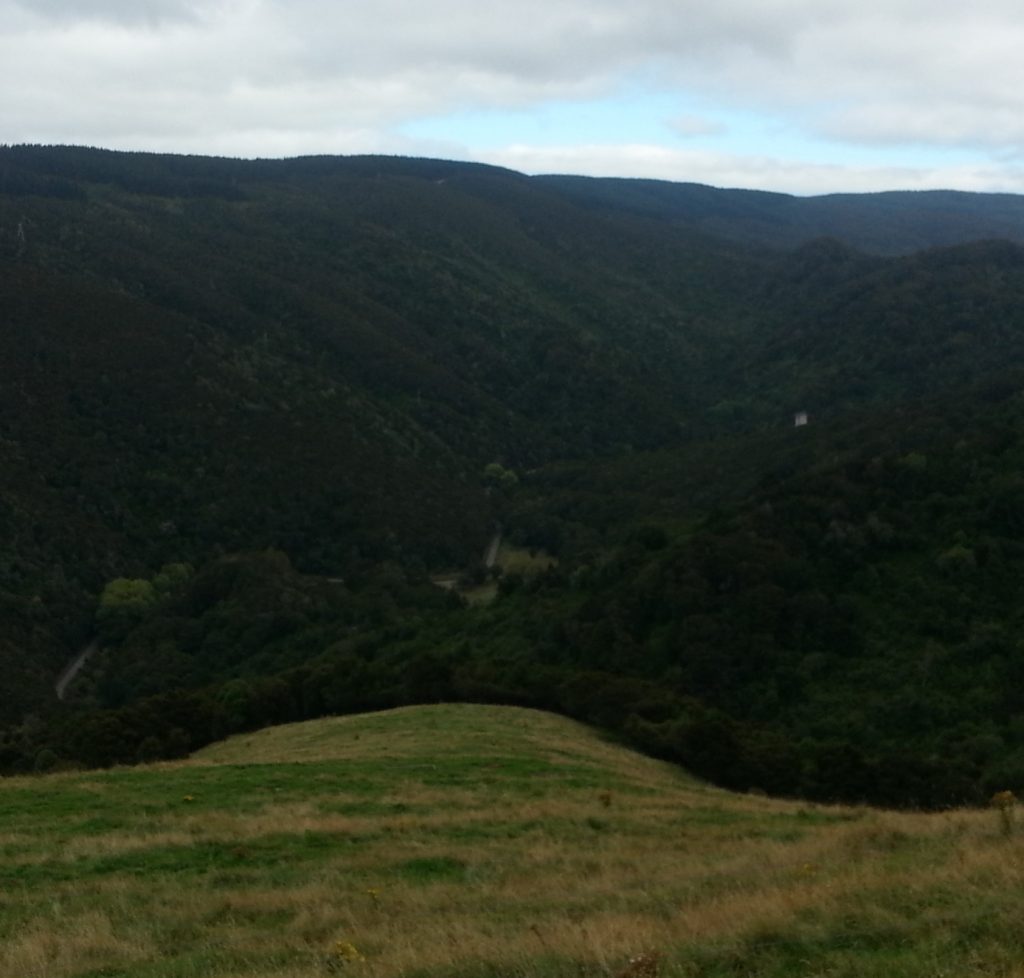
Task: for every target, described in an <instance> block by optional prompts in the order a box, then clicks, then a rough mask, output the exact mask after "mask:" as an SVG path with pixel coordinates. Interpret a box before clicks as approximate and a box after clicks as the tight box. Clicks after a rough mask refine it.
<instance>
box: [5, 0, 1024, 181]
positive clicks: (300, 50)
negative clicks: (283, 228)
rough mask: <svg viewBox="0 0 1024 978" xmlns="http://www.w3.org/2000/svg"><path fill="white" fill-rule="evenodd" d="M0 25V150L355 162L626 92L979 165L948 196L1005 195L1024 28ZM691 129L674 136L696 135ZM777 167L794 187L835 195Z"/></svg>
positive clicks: (445, 11)
mask: <svg viewBox="0 0 1024 978" xmlns="http://www.w3.org/2000/svg"><path fill="white" fill-rule="evenodd" d="M0 23H3V25H4V31H3V32H2V34H0V140H3V141H6V142H15V141H30V140H33V141H50V142H86V143H91V144H102V145H111V146H121V147H128V146H130V147H132V148H161V149H168V148H175V149H181V150H183V151H185V150H187V151H192V152H203V151H210V152H215V151H216V152H228V153H238V154H249V153H254V152H255V153H256V154H257V155H271V154H274V153H276V152H286V153H291V152H324V151H328V152H344V151H348V150H351V151H357V150H358V151H361V150H366V149H368V148H371V149H372V148H376V147H380V148H384V147H388V146H395V145H401V143H402V140H401V138H400V137H399V136H398V135H397V134H396V129H397V127H398V126H399V125H400V124H402V123H404V122H408V121H411V120H415V119H416V118H419V117H422V116H426V115H430V116H434V117H436V116H438V115H442V114H444V113H446V112H449V111H456V110H459V109H467V108H471V109H472V108H475V109H503V108H526V109H528V108H530V107H531V106H535V105H539V104H541V103H543V102H545V101H547V100H550V99H560V100H574V99H575V100H585V99H588V98H596V97H599V96H602V95H609V94H612V93H614V92H615V91H616V90H618V89H619V88H620V87H621V86H624V85H628V84H632V85H636V84H637V79H642V80H643V81H644V82H646V83H648V84H651V85H655V86H657V87H658V88H659V89H660V90H661V91H663V92H664V91H666V90H678V91H679V92H680V93H683V94H685V95H687V96H693V97H695V98H697V99H699V101H700V103H701V104H702V105H703V106H710V107H711V108H710V109H709V111H708V115H709V117H713V116H714V114H715V113H714V109H715V108H716V107H718V108H721V109H722V110H723V111H726V110H732V111H736V110H742V111H743V112H746V113H752V112H758V111H764V112H768V111H770V112H771V113H772V115H773V117H774V118H775V119H781V120H784V122H785V125H786V126H787V128H788V129H790V130H791V131H802V132H804V133H805V134H807V135H810V136H818V137H824V138H827V139H829V140H832V141H834V142H835V143H837V144H842V143H850V144H856V145H861V146H879V147H886V146H906V147H913V146H914V145H925V144H926V145H929V146H932V147H940V148H941V147H947V146H949V147H959V148H961V149H963V148H967V149H971V150H973V151H975V152H977V154H978V160H979V163H978V165H977V167H974V168H969V170H957V171H953V170H950V171H949V177H950V178H951V179H953V178H956V179H959V180H968V181H980V182H982V183H984V182H987V181H992V180H1002V179H1006V178H1007V177H1006V172H1009V171H1005V172H1002V171H1001V172H999V173H997V172H996V170H998V166H997V164H998V160H999V159H1001V158H1007V157H1012V156H1013V155H1014V154H1016V153H1018V152H1019V151H1020V150H1021V148H1022V147H1024V122H1021V120H1024V58H1021V57H1020V52H1021V51H1022V50H1024V19H1022V18H1021V17H1020V12H1019V6H1018V5H1017V4H1016V3H1010V2H1009V0H977V2H975V3H974V4H972V5H968V4H963V3H960V2H958V3H955V4H954V3H952V2H950V0H931V2H928V3H925V2H923V0H862V2H860V3H858V4H852V3H850V2H849V0H718V2H716V3H715V4H707V3H705V2H699V3H698V2H697V0H633V2H632V3H631V4H629V5H626V4H623V3H622V2H621V0H518V2H515V3H512V2H510V0H434V2H433V3H431V4H424V3H423V2H422V0H375V2H374V3H373V4H369V3H357V2H355V0H0ZM709 124H710V123H709ZM702 125H703V122H701V120H699V119H695V118H693V117H683V118H681V119H678V120H676V125H675V128H676V132H677V133H681V134H683V135H689V136H698V135H709V134H711V133H712V130H711V129H705V128H702ZM514 139H515V136H514V134H512V135H510V137H509V142H512V141H514ZM583 150H585V152H584V151H583ZM637 151H638V150H637V148H636V147H633V148H626V149H623V148H612V149H610V150H604V151H602V152H605V153H606V154H609V153H610V154H612V155H615V156H616V158H617V159H619V160H620V161H621V160H627V159H630V160H634V159H635V161H636V165H637V166H646V167H654V168H659V167H662V166H663V161H664V155H663V154H664V152H666V151H664V150H662V149H661V148H660V147H652V148H650V149H649V150H648V152H650V153H652V154H653V155H650V156H647V157H643V158H640V157H636V156H635V155H634V154H635V153H636V152H637ZM577 155H578V158H579V159H580V160H581V161H582V160H583V159H584V158H586V159H594V160H597V159H599V158H600V153H599V152H598V149H597V148H594V147H590V148H589V149H587V148H583V149H581V151H580V152H579V153H578V154H577ZM770 156H771V147H765V154H764V155H763V158H764V159H768V158H770ZM993 161H995V162H993ZM751 162H752V165H755V163H756V166H755V169H756V170H757V172H761V171H762V170H763V169H764V167H763V164H762V163H761V162H757V161H751ZM595 165H596V164H595ZM786 166H788V167H789V172H791V173H793V174H797V173H801V172H804V173H806V174H807V179H808V180H810V181H811V184H809V185H808V186H811V185H813V186H815V187H817V186H821V185H822V181H821V180H819V179H818V178H816V177H812V175H811V174H812V173H817V174H821V175H822V179H824V175H825V174H828V173H832V174H834V175H835V176H836V178H837V179H838V178H840V177H843V176H844V172H843V168H841V167H840V168H835V167H832V168H826V167H819V168H818V169H813V168H812V169H810V170H808V169H807V168H806V167H805V165H804V164H797V163H791V164H786ZM850 172H851V173H853V171H852V170H851V171H850ZM857 172H858V173H860V172H862V171H857ZM872 172H874V173H882V171H880V170H875V171H872ZM921 172H922V173H923V172H925V171H924V170H921ZM917 173H918V170H916V169H914V168H910V169H909V170H907V171H903V170H900V171H893V172H892V177H893V179H907V180H915V179H918V177H917V176H916V175H915V174H917ZM934 176H935V174H934V173H932V174H931V177H929V179H930V178H932V177H934ZM787 179H788V178H787ZM857 179H858V180H859V179H861V178H860V177H857ZM872 179H873V178H872ZM836 186H838V185H836Z"/></svg>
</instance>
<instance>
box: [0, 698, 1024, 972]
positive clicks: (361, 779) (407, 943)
mask: <svg viewBox="0 0 1024 978" xmlns="http://www.w3.org/2000/svg"><path fill="white" fill-rule="evenodd" d="M1005 818H1006V821H1004V820H1003V818H1001V815H1000V812H998V811H994V810H990V811H978V810H974V811H971V810H957V811H949V812H945V813H943V814H934V815H914V814H895V813H889V812H883V811H879V810H874V809H868V808H843V807H835V806H818V805H809V804H799V803H795V802H782V801H775V800H770V799H768V798H765V797H763V796H758V795H738V794H730V793H727V792H724V791H721V790H717V789H714V788H711V787H708V786H707V785H705V784H702V783H700V782H698V781H696V780H694V779H692V778H690V777H689V776H687V775H685V774H683V773H682V772H680V771H679V770H678V769H674V768H670V767H668V766H666V765H663V764H660V763H658V762H656V761H652V760H649V759H646V758H643V757H640V756H638V755H636V754H634V753H632V752H630V751H628V750H626V749H624V748H622V747H619V746H616V745H614V744H611V743H609V742H607V741H606V740H603V739H601V738H599V737H598V736H597V735H595V733H594V732H593V731H591V730H588V729H587V728H584V727H582V726H579V725H576V724H574V723H571V722H569V721H567V720H564V719H561V718H558V717H555V716H552V715H550V714H544V713H538V712H534V711H526V710H517V709H511V708H493V707H478V706H432V707H417V708H411V709H404V710H397V711H391V712H387V713H377V714H366V715H359V716H350V717H344V718H333V719H325V720H319V721H315V722H310V723H303V724H294V725H289V726H284V727H277V728H272V729H267V730H264V731H261V732H259V733H255V734H248V735H244V736H242V737H237V738H233V739H231V740H228V741H226V742H224V743H220V744H216V745H212V746H211V747H209V748H207V749H206V750H204V751H203V752H201V753H199V754H198V755H196V756H195V757H193V758H191V759H190V760H187V761H181V762H176V763H164V764H159V765H154V766H145V767H137V768H132V769H124V768H118V769H114V770H110V771H104V772H92V773H69V774H56V775H48V776H45V777H23V778H14V779H7V780H5V781H2V782H0V820H2V824H3V836H2V845H0V879H2V882H3V893H4V894H5V896H4V898H3V900H2V901H0V937H2V940H0V973H3V974H5V975H12V976H13V975H18V976H32V978H97V976H100V975H103V976H105V978H119V976H121V978H129V976H130V978H242V976H246V978H255V976H259V975H266V976H274V978H313V976H319V975H325V974H347V975H365V976H367V978H370V976H372V978H391V976H395V978H397V976H400V975H401V976H404V978H416V976H423V978H426V976H430V978H444V976H450V978H455V976H461V978H470V976H472V978H481V976H492V978H499V976H512V975H515V976H518V978H556V976H565V978H569V976H572V978H579V976H588V978H609V976H623V978H672V976H679V978H682V976H686V978H694V976H706V978H711V976H721V978H725V976H735V975H738V974H742V975H746V976H750V978H783V976H785V978H792V976H800V975H805V976H808V978H810V976H815V975H822V974H828V975H833V976H836V978H925V976H934V975H935V974H937V973H946V974H958V975H982V974H986V975H988V974H1000V975H1015V974H1019V973H1020V972H1021V970H1022V969H1024V946H1022V944H1021V941H1020V938H1019V928H1018V927H1017V925H1016V922H1017V920H1018V918H1019V915H1020V912H1021V907H1020V904H1019V893H1020V892H1021V890H1022V883H1024V881H1022V879H1021V869H1020V867H1021V866H1022V865H1024V851H1022V850H1021V846H1022V842H1021V837H1020V836H1019V835H1018V834H1017V833H1016V831H1014V828H1015V827H1014V826H1013V824H1012V819H1013V811H1012V809H1008V810H1007V811H1006V813H1005Z"/></svg>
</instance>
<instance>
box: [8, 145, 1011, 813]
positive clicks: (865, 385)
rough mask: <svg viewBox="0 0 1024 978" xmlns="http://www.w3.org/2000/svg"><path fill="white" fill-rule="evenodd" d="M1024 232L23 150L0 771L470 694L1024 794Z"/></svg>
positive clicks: (784, 782)
mask: <svg viewBox="0 0 1024 978" xmlns="http://www.w3.org/2000/svg"><path fill="white" fill-rule="evenodd" d="M1021 214H1022V208H1021V204H1020V200H1019V199H1018V198H1012V197H991V196H985V195H964V194H942V193H940V194H886V195H865V196H862V197H861V196H841V197H828V198H809V199H797V198H790V197H786V196H784V195H770V194H756V193H748V192H739V191H724V190H714V189H712V188H707V187H696V186H693V185H685V184H678V185H676V184H661V183H652V182H650V181H618V180H615V181H612V180H607V181H601V180H584V179H582V178H571V177H526V176H523V175H522V174H517V173H513V172H511V171H507V170H501V169H498V168H493V167H485V166H476V165H469V164H459V163H448V162H443V161H434V160H406V159H393V158H376V157H355V158H331V157H318V158H306V159H298V160H279V161H271V160H265V161H238V160H221V159H204V158H198V157H175V156H156V155H150V154H125V153H109V152H104V151H99V150H87V149H78V148H71V147H4V148H0V615H2V622H3V629H2V631H0V668H2V669H3V674H4V677H5V695H4V697H3V699H2V701H0V725H2V730H0V770H3V771H5V772H25V771H29V770H40V771H43V770H49V769H52V768H55V767H56V768H59V767H62V766H65V767H66V766H73V765H89V766H100V765H104V764H110V763H130V762H134V761H138V760H158V759H169V758H174V757H180V756H182V755H183V754H185V753H187V752H189V751H190V750H194V749H196V748H198V747H200V746H202V745H203V744H206V743H210V742H213V741H217V740H220V739H222V738H223V737H225V736H226V735H228V734H232V733H238V732H244V731H250V730H253V729H255V728H258V727H260V726H263V725H266V724H268V723H272V722H277V723H280V722H290V721H296V720H304V719H309V718H313V717H317V716H322V715H325V714H331V713H349V712H354V711H365V710H373V709H383V708H388V707H394V706H400V705H408V704H414V703H427V702H438V701H443V700H461V701H476V702H487V703H499V704H512V705H519V706H530V707H537V708H544V709H551V710H555V711H558V712H560V713H563V714H566V715H569V716H572V717H575V718H577V719H581V720H585V721H587V722H591V723H595V724H598V725H600V726H603V727H605V728H608V729H614V730H616V731H618V732H619V733H620V734H621V735H622V736H623V737H625V738H627V739H628V740H629V741H630V742H631V743H632V744H634V745H636V746H639V747H642V748H643V749H645V750H647V751H649V752H651V753H653V754H656V755H658V756H660V757H662V758H665V759H669V760H673V761H677V762H680V763H682V764H684V765H686V766H687V767H688V768H689V769H690V770H692V771H694V772H695V773H696V774H698V775H699V776H701V777H704V778H707V779H709V780H712V781H714V782H716V783H718V784H721V785H724V786H728V787H731V788H736V789H740V790H746V789H748V788H751V787H757V788H760V789H763V790H767V791H771V792H774V793H780V794H786V795H801V796H805V797H814V798H817V799H820V800H829V801H835V800H840V799H842V800H847V801H860V800H873V801H876V802H882V803H885V804H892V805H902V806H915V805H927V806H931V807H942V806H945V805H950V804H957V803H962V802H965V801H975V802H976V801H980V800H983V799H985V798H987V797H988V796H989V795H991V794H992V792H994V791H996V790H1002V789H1004V788H1012V787H1017V786H1019V785H1021V784H1022V783H1024V702H1022V701H1021V699H1020V695H1019V693H1018V691H1019V690H1020V689H1021V688H1022V687H1021V682H1020V679H1021V677H1022V676H1024V646H1022V645H1021V643H1020V642H1019V640H1018V638H1017V636H1018V635H1019V634H1020V629H1021V625H1022V622H1021V614H1020V611H1019V608H1020V601H1019V595H1018V594H1017V587H1016V583H1015V582H1016V581H1018V580H1020V579H1021V575H1022V574H1024V521H1022V520H1021V518H1020V515H1019V514H1020V506H1021V500H1022V499H1024V496H1022V492H1021V480H1022V472H1024V449H1022V447H1021V442H1020V438H1019V432H1020V430H1021V417H1020V414H1021V397H1020V390H1021V387H1022V384H1021V376H1022V375H1021V369H1022V366H1024V247H1022V245H1021V243H1020V242H1021V240H1022V237H1021V235H1022V231H1021V227H1024V224H1022V223H1021ZM823 235H824V237H823ZM797 413H807V414H808V415H809V417H810V419H811V423H810V425H808V426H806V427H800V428H795V427H794V426H793V419H794V416H795V415H796V414H797ZM496 535H500V541H501V546H500V547H499V548H498V549H499V554H500V556H499V559H498V561H497V564H496V566H495V567H493V568H488V567H486V566H484V562H483V561H482V559H481V556H482V555H483V554H484V552H485V548H486V547H487V545H488V543H489V541H492V540H494V539H495V538H496ZM439 581H444V582H447V583H448V584H449V585H451V584H453V583H455V584H456V585H457V586H456V587H455V588H454V589H453V590H452V589H449V590H445V589H442V588H441V587H439V586H438V584H437V582H439ZM484 597H486V598H493V600H491V601H490V602H489V603H486V602H484V601H483V600H482V598H484ZM466 598H472V599H473V601H474V602H475V603H473V604H469V603H468V601H467V600H465V599H466ZM94 639H98V640H99V645H100V647H101V651H100V652H99V653H98V654H97V655H96V656H95V657H94V658H93V659H91V660H90V662H89V666H88V667H87V668H86V669H85V670H84V672H83V673H82V674H81V677H80V678H79V679H76V681H75V683H74V684H73V686H72V688H71V689H70V691H69V695H68V698H67V700H66V701H65V702H63V703H58V702H57V700H56V697H55V695H54V692H53V681H54V678H55V677H56V676H57V674H58V673H59V671H60V670H61V668H62V667H64V666H65V665H66V663H67V662H68V661H69V660H70V659H71V657H72V656H73V655H74V654H75V653H76V652H77V651H78V650H80V649H82V648H85V647H88V646H89V643H91V642H92V641H93V640H94Z"/></svg>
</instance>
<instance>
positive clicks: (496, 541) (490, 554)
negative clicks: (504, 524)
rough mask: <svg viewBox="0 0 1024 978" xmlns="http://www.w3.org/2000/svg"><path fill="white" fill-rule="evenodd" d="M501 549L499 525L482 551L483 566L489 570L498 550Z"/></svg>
mask: <svg viewBox="0 0 1024 978" xmlns="http://www.w3.org/2000/svg"><path fill="white" fill-rule="evenodd" d="M500 549H501V527H500V526H499V527H498V529H497V530H496V531H495V534H494V537H493V538H492V539H491V542H490V543H489V544H488V545H487V549H486V550H485V551H484V567H486V568H487V569H488V570H490V569H491V568H492V567H493V566H494V562H495V561H496V560H497V559H498V550H500Z"/></svg>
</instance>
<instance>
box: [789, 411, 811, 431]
mask: <svg viewBox="0 0 1024 978" xmlns="http://www.w3.org/2000/svg"><path fill="white" fill-rule="evenodd" d="M808 420H809V419H808V417H807V412H806V411H797V412H796V414H794V415H793V427H794V428H802V427H803V426H804V425H805V424H807V422H808Z"/></svg>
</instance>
